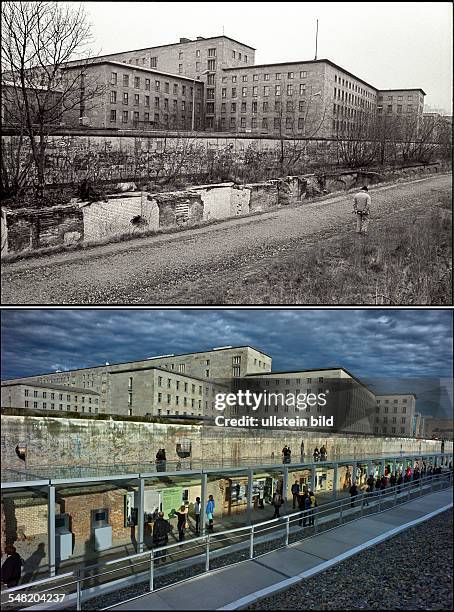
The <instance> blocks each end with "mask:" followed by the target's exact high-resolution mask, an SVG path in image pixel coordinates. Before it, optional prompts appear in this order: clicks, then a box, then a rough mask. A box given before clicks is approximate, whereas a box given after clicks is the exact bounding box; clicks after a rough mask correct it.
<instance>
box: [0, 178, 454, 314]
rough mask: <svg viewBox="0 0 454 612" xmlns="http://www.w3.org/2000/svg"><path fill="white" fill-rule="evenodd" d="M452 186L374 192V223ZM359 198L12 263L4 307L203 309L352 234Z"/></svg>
mask: <svg viewBox="0 0 454 612" xmlns="http://www.w3.org/2000/svg"><path fill="white" fill-rule="evenodd" d="M451 181H452V177H451V175H450V174H444V175H440V176H433V177H430V178H427V179H420V180H417V181H413V182H411V183H403V184H396V185H391V186H382V187H375V188H372V189H371V196H372V202H373V205H372V213H373V220H374V219H375V220H378V219H380V218H382V217H385V216H388V215H390V214H398V213H399V211H400V210H409V209H413V208H415V209H418V208H419V209H422V208H424V207H426V206H427V205H428V204H430V203H436V202H437V201H438V199H439V197H440V196H442V195H443V194H446V193H449V192H450V189H451ZM351 200H352V195H351V194H348V195H341V196H334V197H328V198H326V199H323V201H319V202H311V203H304V204H301V205H298V206H294V207H289V208H282V209H279V210H276V211H273V212H269V213H265V214H263V215H259V216H255V217H250V218H248V217H244V218H241V219H235V220H232V221H226V222H223V223H221V224H219V225H215V226H213V227H208V228H202V229H196V230H188V231H185V232H182V233H181V234H173V235H169V236H159V237H152V238H148V239H138V240H137V241H133V242H128V243H117V244H110V245H106V246H102V247H96V248H93V249H90V250H87V251H85V252H75V253H66V254H63V255H61V254H60V255H54V256H48V257H46V258H41V259H32V260H26V261H19V262H16V263H12V264H4V265H3V266H2V297H3V304H121V303H128V304H165V303H167V304H169V303H198V300H199V299H200V297H199V294H200V288H201V286H203V287H205V289H206V288H207V287H208V288H209V289H210V291H211V288H212V287H213V288H216V287H221V288H223V287H225V286H226V285H228V284H229V283H238V282H248V278H251V275H252V277H254V276H255V275H256V274H257V273H260V271H261V270H263V269H266V267H267V266H269V264H270V263H271V262H272V261H273V260H276V258H277V260H279V259H280V258H282V257H283V256H285V255H286V254H291V253H292V252H294V250H295V248H301V247H302V246H303V247H304V246H305V245H307V247H308V248H309V247H310V246H312V245H314V244H317V242H320V241H322V240H323V241H325V240H329V238H331V237H335V236H338V235H339V234H340V233H342V232H351V231H352V215H351V209H352V204H351ZM373 220H372V223H371V230H372V228H373ZM205 298H206V296H204V299H205ZM213 300H214V301H213V303H215V302H216V294H215V291H214V295H213ZM208 303H212V302H208Z"/></svg>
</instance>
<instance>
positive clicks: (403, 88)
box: [378, 87, 427, 95]
mask: <svg viewBox="0 0 454 612" xmlns="http://www.w3.org/2000/svg"><path fill="white" fill-rule="evenodd" d="M378 91H379V92H380V91H420V92H422V93H423V94H424V95H427V94H426V92H425V91H424V89H421V87H401V88H400V89H379V90H378Z"/></svg>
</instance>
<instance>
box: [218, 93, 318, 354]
mask: <svg viewBox="0 0 454 612" xmlns="http://www.w3.org/2000/svg"><path fill="white" fill-rule="evenodd" d="M208 104H209V103H207V106H208ZM258 108H259V107H258V102H257V101H255V100H254V101H253V102H252V104H251V112H252V114H254V113H257V112H258ZM261 108H262V111H263V112H264V113H269V112H270V110H271V107H270V103H269V102H267V101H265V102H262V105H261ZM285 108H286V111H287V112H289V113H291V112H293V111H294V110H295V104H294V102H293V100H287V101H286V104H285ZM273 109H274V112H276V113H279V112H280V111H281V110H282V109H283V106H282V102H281V101H280V100H276V101H275V102H274V105H273ZM306 109H307V106H306V101H305V100H300V101H299V102H298V110H299V112H300V113H304V112H305V111H306ZM237 110H238V103H237V102H231V103H230V112H231V113H236V112H237ZM240 111H241V113H247V112H248V107H247V102H241V106H240ZM225 112H227V103H226V102H222V103H221V113H225ZM263 363H265V362H263Z"/></svg>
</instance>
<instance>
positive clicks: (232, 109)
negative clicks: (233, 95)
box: [230, 102, 236, 119]
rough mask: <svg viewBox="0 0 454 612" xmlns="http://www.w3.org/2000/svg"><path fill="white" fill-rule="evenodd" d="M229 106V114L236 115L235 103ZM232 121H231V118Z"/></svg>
mask: <svg viewBox="0 0 454 612" xmlns="http://www.w3.org/2000/svg"><path fill="white" fill-rule="evenodd" d="M230 106H231V108H230V112H232V113H236V102H232V103H231V105H230ZM232 119H233V117H232Z"/></svg>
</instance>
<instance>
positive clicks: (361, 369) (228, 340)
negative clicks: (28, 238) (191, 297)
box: [1, 309, 452, 379]
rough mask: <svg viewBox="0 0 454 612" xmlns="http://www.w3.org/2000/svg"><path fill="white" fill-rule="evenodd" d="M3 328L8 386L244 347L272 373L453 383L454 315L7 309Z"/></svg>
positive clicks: (427, 312) (442, 312)
mask: <svg viewBox="0 0 454 612" xmlns="http://www.w3.org/2000/svg"><path fill="white" fill-rule="evenodd" d="M1 323H2V378H3V379H5V378H12V377H17V376H26V375H32V374H39V373H42V372H49V371H53V370H57V369H59V370H66V369H73V368H81V367H86V366H93V365H99V364H103V363H105V362H106V361H108V362H110V363H117V362H123V361H133V360H135V359H143V358H145V357H151V356H153V355H162V354H168V353H174V354H178V353H187V352H192V351H203V350H207V349H210V348H213V347H216V346H224V345H233V346H235V345H246V344H250V345H252V346H255V347H257V348H259V349H261V350H263V351H264V352H266V353H268V354H269V355H271V356H272V357H273V370H292V369H299V368H301V369H310V368H317V367H330V366H333V365H339V366H343V367H345V368H347V369H348V370H350V371H351V372H352V373H353V374H355V375H356V376H358V377H360V378H374V379H376V378H382V377H385V378H415V377H451V376H452V313H451V311H449V310H435V309H433V310H430V309H429V310H317V309H310V310H297V309H285V310H272V309H267V310H258V309H256V310H248V309H235V310H228V309H227V310H222V309H205V310H203V309H175V310H172V309H167V310H166V309H158V310H152V309H146V310H124V309H88V310H87V309H56V310H54V309H36V310H33V309H8V310H3V311H2V321H1Z"/></svg>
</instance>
